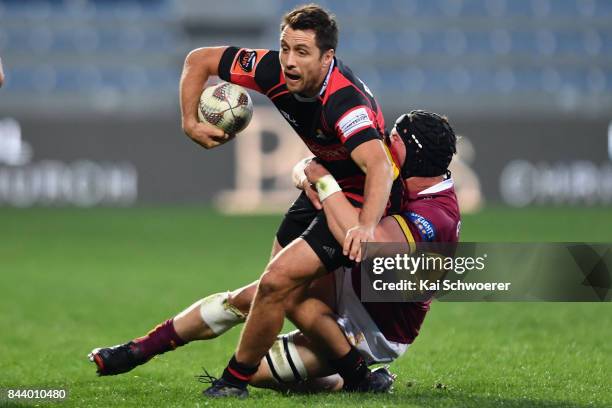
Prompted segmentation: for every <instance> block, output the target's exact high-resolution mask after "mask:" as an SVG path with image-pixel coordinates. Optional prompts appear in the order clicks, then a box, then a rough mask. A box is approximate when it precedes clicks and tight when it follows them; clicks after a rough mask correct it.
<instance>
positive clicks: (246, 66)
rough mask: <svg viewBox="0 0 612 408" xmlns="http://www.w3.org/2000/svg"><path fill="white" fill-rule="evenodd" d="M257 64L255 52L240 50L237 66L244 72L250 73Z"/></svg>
mask: <svg viewBox="0 0 612 408" xmlns="http://www.w3.org/2000/svg"><path fill="white" fill-rule="evenodd" d="M256 63H257V51H255V50H242V51H240V54H238V64H240V67H241V68H242V70H243V71H244V72H251V71H252V70H253V68H255V64H256Z"/></svg>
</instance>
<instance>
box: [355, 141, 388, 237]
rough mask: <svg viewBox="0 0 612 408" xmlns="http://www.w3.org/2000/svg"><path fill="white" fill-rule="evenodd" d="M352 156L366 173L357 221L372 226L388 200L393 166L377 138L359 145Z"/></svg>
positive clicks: (376, 221)
mask: <svg viewBox="0 0 612 408" xmlns="http://www.w3.org/2000/svg"><path fill="white" fill-rule="evenodd" d="M352 157H353V160H354V161H355V163H357V164H358V165H359V166H360V167H361V168H362V169H363V170H364V172H365V173H366V178H365V188H364V203H363V209H362V211H361V213H360V214H359V220H358V223H359V225H364V226H369V227H374V226H375V225H376V224H378V222H379V221H380V219H381V218H382V216H383V214H384V212H385V208H386V206H387V202H388V201H389V194H390V193H391V186H392V184H393V167H392V166H391V161H390V160H389V156H387V153H386V151H385V149H384V147H383V145H382V142H381V141H379V140H372V141H369V142H366V143H364V144H363V145H361V146H359V147H358V148H357V149H355V150H354V151H353V154H352Z"/></svg>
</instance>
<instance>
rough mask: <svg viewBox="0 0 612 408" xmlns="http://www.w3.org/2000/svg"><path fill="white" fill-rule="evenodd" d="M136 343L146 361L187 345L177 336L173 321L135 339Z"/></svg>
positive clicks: (166, 322)
mask: <svg viewBox="0 0 612 408" xmlns="http://www.w3.org/2000/svg"><path fill="white" fill-rule="evenodd" d="M134 343H136V344H138V346H139V349H140V352H141V353H142V357H143V358H146V359H149V358H152V357H154V356H156V355H158V354H162V353H165V352H166V351H170V350H174V349H175V348H177V347H180V346H182V345H185V344H187V342H186V341H184V340H183V339H181V338H180V337H179V336H178V334H176V330H174V321H173V319H168V320H166V321H165V322H163V323H162V324H160V325H158V326H157V327H155V328H154V329H153V330H151V331H150V332H149V333H148V334H147V335H146V336H143V337H139V338H137V339H134Z"/></svg>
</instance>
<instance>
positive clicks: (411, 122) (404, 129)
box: [395, 110, 457, 178]
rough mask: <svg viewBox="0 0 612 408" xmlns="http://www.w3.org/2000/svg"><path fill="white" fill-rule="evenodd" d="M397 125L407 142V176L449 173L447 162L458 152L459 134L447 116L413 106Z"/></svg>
mask: <svg viewBox="0 0 612 408" xmlns="http://www.w3.org/2000/svg"><path fill="white" fill-rule="evenodd" d="M395 129H396V130H397V132H398V133H399V135H400V136H401V138H402V140H403V141H404V145H405V146H406V161H405V162H404V165H403V166H402V176H403V177H404V178H408V177H413V176H418V177H435V176H440V175H443V174H448V165H449V164H450V162H451V159H452V158H453V155H454V154H455V153H456V152H457V136H456V135H455V131H454V130H453V128H452V127H451V125H450V123H448V118H446V116H440V115H438V114H437V113H432V112H426V111H423V110H414V111H412V112H410V113H406V114H404V115H402V116H400V117H399V118H398V119H397V121H396V122H395Z"/></svg>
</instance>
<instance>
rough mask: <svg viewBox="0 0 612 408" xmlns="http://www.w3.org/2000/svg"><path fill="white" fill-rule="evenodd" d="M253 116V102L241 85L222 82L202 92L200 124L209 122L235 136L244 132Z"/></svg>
mask: <svg viewBox="0 0 612 408" xmlns="http://www.w3.org/2000/svg"><path fill="white" fill-rule="evenodd" d="M252 116H253V101H252V100H251V97H250V96H249V94H248V92H247V91H246V90H245V89H244V88H243V87H241V86H239V85H234V84H230V83H228V82H221V83H220V84H217V85H214V86H210V87H208V88H206V89H205V90H204V92H202V95H201V96H200V104H199V106H198V118H199V119H200V122H207V123H210V124H211V125H213V126H216V127H218V128H219V129H221V130H223V131H224V132H225V133H227V134H228V135H235V134H236V133H238V132H240V131H242V130H244V129H245V128H246V127H247V125H248V124H249V122H250V121H251V117H252Z"/></svg>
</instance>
